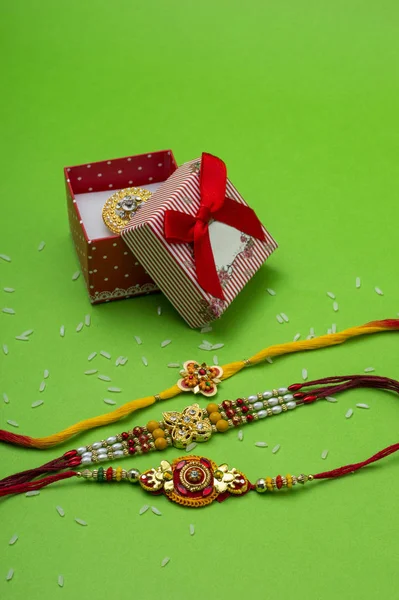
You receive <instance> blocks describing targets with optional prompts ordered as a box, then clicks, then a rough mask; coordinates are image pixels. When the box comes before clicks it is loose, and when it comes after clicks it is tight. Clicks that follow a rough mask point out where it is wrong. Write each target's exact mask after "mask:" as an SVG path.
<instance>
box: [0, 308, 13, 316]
mask: <svg viewBox="0 0 399 600" xmlns="http://www.w3.org/2000/svg"><path fill="white" fill-rule="evenodd" d="M2 312H3V313H5V314H6V315H15V310H14V309H13V308H3V309H2Z"/></svg>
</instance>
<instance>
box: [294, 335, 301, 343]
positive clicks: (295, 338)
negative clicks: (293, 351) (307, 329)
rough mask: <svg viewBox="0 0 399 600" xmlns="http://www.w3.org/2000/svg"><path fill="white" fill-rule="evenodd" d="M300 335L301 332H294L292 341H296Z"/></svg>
mask: <svg viewBox="0 0 399 600" xmlns="http://www.w3.org/2000/svg"><path fill="white" fill-rule="evenodd" d="M300 337H301V334H300V333H296V334H295V335H294V342H297V341H298V340H299V338H300Z"/></svg>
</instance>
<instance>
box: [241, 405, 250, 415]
mask: <svg viewBox="0 0 399 600" xmlns="http://www.w3.org/2000/svg"><path fill="white" fill-rule="evenodd" d="M248 411H249V406H242V407H241V412H243V413H244V414H245V413H247V412H248Z"/></svg>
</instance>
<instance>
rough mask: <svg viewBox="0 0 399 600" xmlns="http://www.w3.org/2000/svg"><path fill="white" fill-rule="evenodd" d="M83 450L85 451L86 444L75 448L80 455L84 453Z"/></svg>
mask: <svg viewBox="0 0 399 600" xmlns="http://www.w3.org/2000/svg"><path fill="white" fill-rule="evenodd" d="M85 452H87V448H86V446H81V447H80V448H78V449H77V453H78V454H80V455H82V454H84V453H85Z"/></svg>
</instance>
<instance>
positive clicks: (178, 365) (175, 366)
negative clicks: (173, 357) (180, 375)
mask: <svg viewBox="0 0 399 600" xmlns="http://www.w3.org/2000/svg"><path fill="white" fill-rule="evenodd" d="M168 367H169V368H170V369H177V368H178V367H180V363H177V362H175V363H168Z"/></svg>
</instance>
